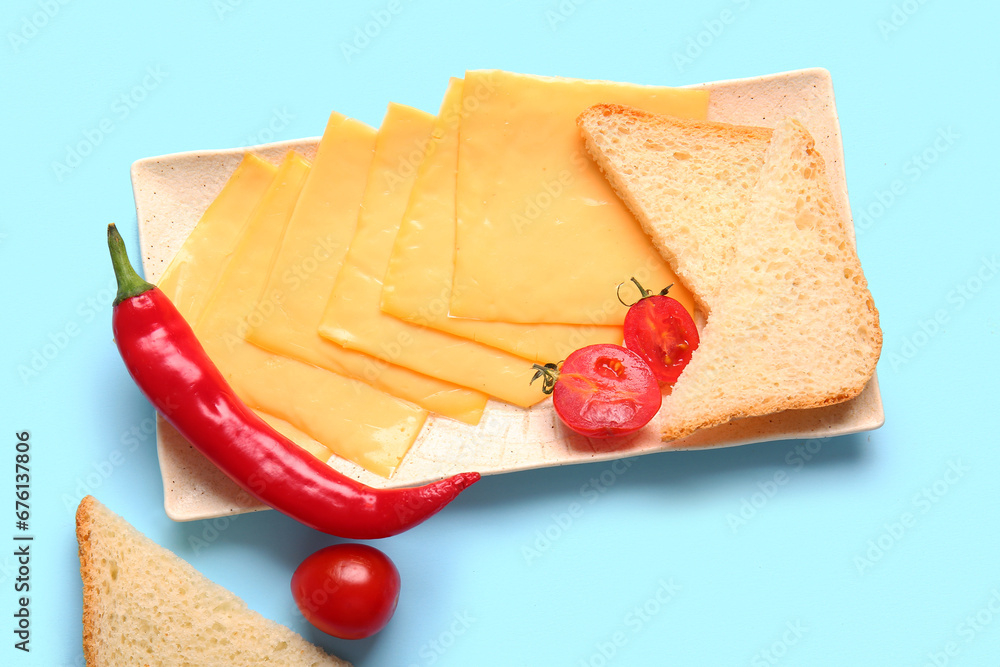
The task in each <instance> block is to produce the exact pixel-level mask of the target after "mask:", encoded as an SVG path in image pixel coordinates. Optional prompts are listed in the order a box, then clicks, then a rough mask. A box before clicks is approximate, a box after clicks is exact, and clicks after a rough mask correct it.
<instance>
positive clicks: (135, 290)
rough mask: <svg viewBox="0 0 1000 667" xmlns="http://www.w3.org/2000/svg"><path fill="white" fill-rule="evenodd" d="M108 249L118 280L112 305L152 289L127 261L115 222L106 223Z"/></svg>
mask: <svg viewBox="0 0 1000 667" xmlns="http://www.w3.org/2000/svg"><path fill="white" fill-rule="evenodd" d="M108 250H110V251H111V265H112V266H113V267H114V269H115V280H117V281H118V295H117V296H116V297H115V301H114V305H116V306H117V305H118V304H119V303H121V302H122V301H124V300H125V299H129V298H131V297H133V296H138V295H139V294H142V293H143V292H148V291H149V290H151V289H153V285H151V284H150V283H147V282H146V281H145V280H143V279H142V278H141V277H139V274H138V273H136V272H135V269H134V268H132V264H131V263H130V262H129V261H128V253H127V252H126V251H125V241H123V240H122V235H121V234H119V233H118V228H117V227H115V223H111V224H110V225H108Z"/></svg>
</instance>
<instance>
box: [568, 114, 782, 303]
mask: <svg viewBox="0 0 1000 667" xmlns="http://www.w3.org/2000/svg"><path fill="white" fill-rule="evenodd" d="M577 124H578V125H579V126H580V129H581V130H582V132H583V136H584V139H585V141H586V144H587V148H588V150H589V151H590V154H591V155H592V156H593V158H594V160H595V161H596V162H597V164H598V166H599V167H600V168H601V170H602V171H603V172H604V174H605V176H606V177H607V179H608V181H609V182H610V183H611V186H612V187H613V188H614V189H615V191H616V192H617V193H618V195H619V197H621V199H622V200H623V201H624V202H625V205H626V206H628V208H629V209H630V210H631V211H632V213H633V215H635V217H636V218H637V219H638V221H639V223H640V224H641V225H642V227H643V229H644V230H645V231H646V234H647V235H649V237H650V238H651V239H652V240H653V243H654V244H655V245H656V247H657V249H658V250H659V251H660V254H661V255H662V256H663V257H664V259H666V260H667V262H668V263H669V264H670V266H671V268H672V269H673V270H674V272H675V273H676V274H677V276H678V277H679V278H680V279H681V280H683V281H684V284H685V285H686V286H687V287H688V288H689V289H690V290H691V291H692V292H693V294H694V297H695V300H696V302H697V304H698V307H699V309H701V310H702V311H703V312H704V313H705V314H706V315H707V314H709V313H711V311H712V305H713V302H714V297H715V294H716V293H717V292H718V289H719V284H720V282H721V281H722V277H723V274H724V272H725V269H726V267H727V266H728V265H729V263H730V262H731V261H732V257H733V252H734V235H735V233H736V228H737V227H738V226H739V224H740V222H741V221H742V220H743V218H744V217H746V213H747V210H748V209H749V206H750V194H751V192H752V190H753V187H754V184H755V183H756V182H757V177H758V174H759V172H760V168H761V165H762V164H763V162H764V153H765V152H766V151H767V145H768V142H769V141H770V139H771V130H770V129H768V128H764V127H747V126H741V125H729V124H726V123H716V122H712V121H694V120H686V119H682V118H674V117H672V116H663V115H658V114H651V113H647V112H645V111H640V110H638V109H632V108H630V107H624V106H620V105H615V104H599V105H596V106H593V107H591V108H589V109H587V110H586V111H584V112H583V113H582V114H581V115H580V117H579V118H578V119H577ZM647 287H650V288H652V289H656V290H658V289H660V288H661V287H665V285H664V286H654V285H648V286H647Z"/></svg>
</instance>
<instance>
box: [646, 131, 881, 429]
mask: <svg viewBox="0 0 1000 667" xmlns="http://www.w3.org/2000/svg"><path fill="white" fill-rule="evenodd" d="M839 211H840V209H838V207H837V206H836V205H835V202H834V200H833V196H832V194H831V190H830V185H829V181H828V179H827V176H826V167H825V165H824V162H823V158H822V157H821V156H820V154H819V153H818V152H817V151H816V149H815V143H814V141H813V139H812V137H811V136H810V135H809V133H808V132H807V131H806V129H805V128H804V127H803V126H802V125H801V124H800V123H799V122H798V121H795V120H793V119H787V120H785V121H783V122H781V123H780V124H779V125H778V127H776V128H775V130H774V133H773V136H772V138H771V141H770V143H769V146H768V149H767V153H766V155H765V158H764V162H763V164H762V167H761V170H760V176H759V178H758V180H757V183H756V186H755V188H754V190H753V194H752V196H751V199H750V208H749V210H748V212H747V215H746V218H745V220H744V221H743V222H742V223H741V224H739V225H738V226H737V228H736V231H735V238H734V241H735V242H734V251H733V258H732V261H731V263H730V264H729V265H728V266H727V267H726V271H725V272H724V274H723V276H722V280H721V282H720V285H719V290H718V292H717V294H716V297H715V302H714V303H713V306H712V311H711V314H710V315H709V317H708V321H707V323H706V325H705V327H704V329H703V331H702V334H701V344H700V346H699V348H698V349H697V350H696V351H695V353H694V355H693V356H692V359H691V362H690V364H689V365H688V366H687V368H686V369H685V370H684V372H683V373H682V374H681V377H680V378H679V379H678V381H677V384H676V385H675V386H674V388H673V391H672V393H671V394H670V395H669V396H667V397H665V398H664V401H663V408H662V412H661V416H662V436H663V439H664V440H673V439H676V438H681V437H683V436H685V435H688V434H690V433H692V432H693V431H695V430H696V429H699V428H703V427H707V426H713V425H717V424H721V423H723V422H726V421H728V420H730V419H733V418H737V417H749V416H754V415H763V414H769V413H772V412H777V411H779V410H788V409H799V408H812V407H819V406H822V405H829V404H832V403H838V402H840V401H845V400H847V399H850V398H853V397H854V396H856V395H857V394H858V393H860V392H861V390H862V389H863V388H864V386H865V384H866V383H867V382H868V380H869V378H870V377H871V376H872V373H874V371H875V364H876V362H877V361H878V358H879V354H880V352H881V347H882V331H881V329H880V328H879V317H878V311H877V310H876V309H875V305H874V303H873V301H872V297H871V294H870V293H869V291H868V285H867V282H866V281H865V277H864V274H863V273H862V270H861V264H860V262H859V260H858V257H857V253H856V252H855V249H854V246H853V244H852V242H851V240H850V237H849V235H848V228H847V224H848V221H847V220H846V219H845V218H844V216H843V215H842V214H841V213H840V212H839ZM664 241H665V242H669V239H664Z"/></svg>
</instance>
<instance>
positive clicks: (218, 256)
mask: <svg viewBox="0 0 1000 667" xmlns="http://www.w3.org/2000/svg"><path fill="white" fill-rule="evenodd" d="M276 171H277V168H276V167H275V166H274V165H272V164H271V163H269V162H266V161H264V160H261V159H260V158H258V157H257V156H255V155H252V154H250V153H247V154H246V155H244V156H243V160H241V161H240V164H239V165H238V166H237V167H236V171H234V172H233V175H232V176H230V177H229V180H228V181H226V184H225V186H224V187H223V188H222V190H221V191H220V192H219V194H218V195H217V196H216V198H215V200H213V201H212V203H211V204H210V205H209V207H208V208H207V209H206V210H205V212H204V213H203V214H202V216H201V218H200V219H199V220H198V224H197V225H195V228H194V229H193V230H191V233H190V234H189V235H188V237H187V239H186V240H185V241H184V245H182V246H181V248H180V249H179V250H178V251H177V254H176V255H174V259H173V260H171V262H170V265H169V266H168V267H167V270H166V271H164V273H163V275H162V276H161V277H160V282H159V284H158V287H159V288H160V290H161V291H162V292H163V293H164V294H166V296H167V298H168V299H170V300H171V301H172V302H173V304H174V305H175V306H176V307H177V310H178V311H179V312H180V313H181V315H182V316H183V317H184V319H185V320H187V321H188V322H191V323H193V322H194V321H195V320H197V319H198V317H199V316H200V315H201V312H202V310H203V308H204V307H205V304H206V302H207V301H208V297H209V296H210V295H211V293H212V287H214V285H215V284H216V283H217V282H218V280H219V276H220V275H221V274H222V271H223V270H224V269H225V267H226V265H227V264H228V263H229V259H230V257H232V253H233V251H234V250H235V248H236V244H237V243H238V241H239V237H240V234H241V233H242V232H243V228H244V227H245V225H246V223H247V222H248V221H249V220H250V214H251V213H253V210H254V208H256V206H257V204H258V203H259V202H260V200H261V198H262V197H263V196H264V193H265V192H266V191H267V188H268V186H270V184H271V181H272V180H274V174H275V172H276ZM254 412H255V413H257V415H258V416H259V417H260V418H261V419H263V420H264V421H266V422H267V423H268V424H270V425H271V426H272V427H273V428H274V429H275V430H277V431H278V432H279V433H281V434H282V435H284V436H285V437H286V438H288V439H290V440H291V441H292V442H294V443H295V444H297V445H298V446H299V447H301V448H303V449H305V450H306V451H307V452H309V453H310V454H312V455H313V456H315V457H316V458H318V459H320V460H321V461H326V460H327V459H329V458H330V456H331V454H332V452H331V451H330V450H329V449H327V448H326V447H325V446H324V445H323V444H321V443H320V442H318V441H316V440H315V439H313V438H311V437H309V436H308V435H307V434H305V433H303V432H302V431H300V430H298V429H297V428H295V427H294V426H292V425H291V424H289V423H288V422H286V421H285V420H283V419H278V418H277V417H275V416H274V415H269V414H267V413H266V412H264V411H262V410H254Z"/></svg>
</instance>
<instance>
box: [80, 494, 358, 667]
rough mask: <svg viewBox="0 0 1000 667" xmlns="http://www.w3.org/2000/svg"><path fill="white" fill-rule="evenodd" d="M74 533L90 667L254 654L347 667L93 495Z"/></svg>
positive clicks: (242, 660)
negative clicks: (223, 585)
mask: <svg viewBox="0 0 1000 667" xmlns="http://www.w3.org/2000/svg"><path fill="white" fill-rule="evenodd" d="M76 535H77V541H78V543H79V554H80V577H81V579H82V580H83V654H84V659H85V660H86V663H87V665H89V666H91V667H124V666H125V665H127V666H128V667H133V666H135V665H142V666H144V667H150V664H157V665H162V664H180V663H183V664H222V663H226V662H233V661H236V662H238V663H239V664H256V663H257V662H258V657H259V662H261V663H264V662H266V663H267V664H274V665H279V664H280V665H289V666H291V665H303V666H304V665H310V666H312V667H318V666H319V665H332V666H337V667H350V665H349V663H347V662H345V661H343V660H340V659H339V658H336V657H334V656H331V655H329V654H327V653H326V652H325V651H323V650H322V649H321V648H319V647H318V646H315V645H313V644H311V643H310V642H308V641H306V640H305V639H303V638H302V637H301V636H300V635H298V634H297V633H295V632H293V631H292V630H290V629H289V628H287V627H285V626H283V625H281V624H279V623H276V622H274V621H271V620H269V619H267V618H264V617H263V616H261V615H260V614H258V613H257V612H255V611H252V610H250V609H249V608H248V607H247V606H246V603H245V602H243V600H241V599H239V598H238V597H237V596H236V595H234V594H233V593H232V592H231V591H228V590H226V589H225V588H223V587H222V586H220V585H218V584H216V583H213V582H211V581H210V580H208V579H206V578H205V577H204V576H203V575H202V574H200V573H199V572H197V571H196V570H195V569H194V568H193V567H192V566H191V565H190V564H189V563H187V562H186V561H184V560H183V559H181V558H180V557H178V556H177V555H176V554H174V553H172V552H170V551H169V550H167V549H165V548H164V547H161V546H159V545H158V544H156V543H154V542H153V541H152V540H150V539H149V538H147V537H145V536H144V535H142V533H140V532H139V531H138V530H136V529H135V527H133V526H132V525H130V524H129V523H128V522H126V521H125V520H124V519H122V518H121V517H119V516H118V515H116V514H114V513H113V512H111V510H109V509H108V508H106V507H105V506H104V505H102V504H101V503H100V502H98V501H97V500H96V499H95V498H93V497H92V496H86V497H85V498H84V499H83V500H82V501H81V502H80V505H79V506H78V507H77V512H76ZM178 587H179V590H178ZM137 623H139V624H140V625H139V626H137V625H136V624H137ZM136 627H141V628H142V629H141V630H136ZM220 647H221V648H220ZM220 651H221V652H222V653H220ZM147 654H148V655H149V657H148V658H145V657H144V656H146V655H147ZM221 655H225V656H226V657H225V659H224V660H223V659H221Z"/></svg>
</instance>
